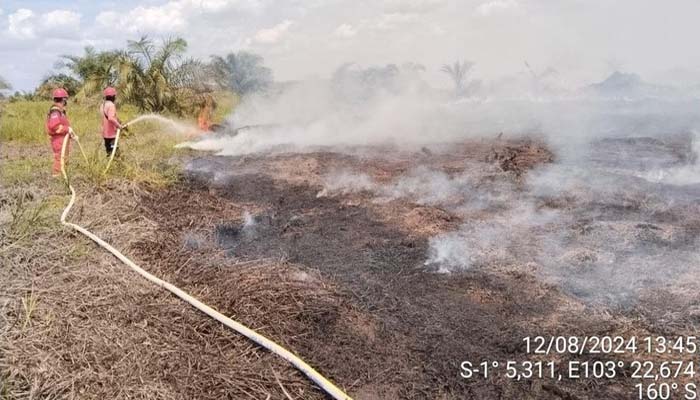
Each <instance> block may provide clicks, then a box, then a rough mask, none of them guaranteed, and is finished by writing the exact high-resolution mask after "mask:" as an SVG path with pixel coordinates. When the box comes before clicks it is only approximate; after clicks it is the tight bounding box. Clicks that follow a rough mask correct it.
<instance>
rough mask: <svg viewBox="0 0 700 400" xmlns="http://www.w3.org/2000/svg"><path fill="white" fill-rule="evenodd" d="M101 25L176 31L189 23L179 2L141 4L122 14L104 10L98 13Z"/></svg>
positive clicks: (128, 29)
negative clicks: (158, 4)
mask: <svg viewBox="0 0 700 400" xmlns="http://www.w3.org/2000/svg"><path fill="white" fill-rule="evenodd" d="M96 21H97V23H98V24H99V25H101V26H102V27H104V28H109V29H120V30H124V31H127V32H132V33H135V32H155V33H165V32H175V31H178V30H180V29H182V28H184V27H185V26H186V25H187V21H186V19H185V16H184V14H183V13H182V10H181V9H180V7H179V3H175V2H173V3H168V4H166V5H164V6H160V7H143V6H139V7H136V8H134V9H132V10H131V11H129V12H127V13H125V14H122V13H117V12H114V11H104V12H101V13H99V14H98V15H97V18H96Z"/></svg>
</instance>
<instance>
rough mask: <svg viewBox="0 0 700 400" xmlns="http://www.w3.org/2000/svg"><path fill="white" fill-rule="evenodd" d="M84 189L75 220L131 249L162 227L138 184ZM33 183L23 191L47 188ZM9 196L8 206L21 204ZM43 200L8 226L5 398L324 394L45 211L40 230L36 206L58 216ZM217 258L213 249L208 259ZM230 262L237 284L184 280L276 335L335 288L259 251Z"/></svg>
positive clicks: (0, 360)
mask: <svg viewBox="0 0 700 400" xmlns="http://www.w3.org/2000/svg"><path fill="white" fill-rule="evenodd" d="M88 188H89V186H86V185H84V184H81V186H80V187H78V188H77V189H78V191H79V193H81V195H82V196H81V198H80V201H79V204H78V205H77V206H76V209H75V210H76V211H75V214H74V216H73V217H72V218H71V219H72V220H74V221H76V222H78V223H80V224H81V225H84V226H88V227H90V229H92V230H94V231H95V232H97V233H98V234H99V235H100V236H101V237H103V238H105V239H106V240H107V241H110V242H111V243H113V244H115V245H116V246H117V247H118V248H121V249H125V250H126V253H127V254H132V253H133V249H132V246H133V245H134V244H135V243H143V241H144V240H145V239H146V238H148V237H153V235H154V230H155V229H157V227H156V226H155V224H153V223H152V222H151V221H149V220H148V219H146V218H143V217H141V216H140V215H139V212H138V203H137V201H136V199H137V197H138V195H140V194H141V193H139V191H140V190H142V189H141V187H140V186H139V185H136V184H128V183H123V182H122V183H114V182H113V183H110V184H108V185H107V186H105V188H104V190H103V191H99V192H97V193H95V192H93V193H92V196H86V195H85V193H89V191H88ZM30 190H31V192H29V193H31V194H29V195H28V194H27V192H23V194H21V195H18V196H20V197H19V198H23V199H26V198H27V197H33V198H39V197H42V196H43V195H46V194H47V192H48V190H47V192H44V191H43V190H40V189H38V188H33V189H30ZM6 196H8V195H7V194H6V193H3V204H4V205H5V206H10V207H12V204H16V203H12V200H11V199H8V198H7V197H6ZM22 201H26V200H22ZM23 204H24V207H23V209H28V210H33V206H29V205H27V204H26V203H23ZM39 204H41V202H39ZM5 206H4V209H5V208H6V207H5ZM41 209H42V212H41V213H39V212H35V211H30V212H28V213H21V214H17V215H16V217H15V220H16V222H14V223H12V224H10V225H9V227H10V229H9V230H7V231H6V232H4V233H10V234H9V235H5V234H4V235H3V238H4V239H3V240H4V241H3V244H2V250H3V252H2V268H1V269H0V280H2V282H3V290H2V293H1V294H0V305H2V309H0V315H2V319H0V321H1V323H0V377H2V382H3V384H2V388H1V389H0V393H2V397H0V398H3V399H25V398H27V399H28V398H110V399H128V398H141V399H191V398H199V399H220V398H232V399H239V398H251V399H252V398H255V399H261V398H262V399H264V398H271V399H273V398H274V399H281V398H287V397H286V396H287V394H285V393H284V392H285V391H287V392H288V395H291V396H293V397H294V398H299V399H301V398H304V399H308V398H322V397H323V396H322V395H320V394H319V393H318V391H317V390H316V389H315V388H314V387H313V385H312V384H310V383H309V382H308V381H307V380H306V379H305V378H304V377H303V376H300V374H299V373H297V372H296V371H295V370H293V369H292V368H290V367H289V366H288V365H286V363H284V362H282V361H280V360H279V359H278V358H277V357H276V356H273V355H270V354H268V353H266V352H264V351H261V350H260V349H259V348H258V347H257V346H255V345H254V344H253V343H251V342H249V341H248V340H247V339H245V338H243V337H241V336H238V335H236V334H235V333H233V332H231V331H229V330H227V329H225V328H224V327H223V326H221V325H220V324H218V323H216V322H214V321H212V320H211V319H209V318H208V317H206V316H204V315H202V314H200V313H198V312H196V311H195V310H194V309H192V308H190V307H189V306H187V305H186V304H183V303H182V302H181V301H179V300H178V299H176V298H174V297H173V296H171V295H169V294H168V293H166V292H164V291H163V290H160V289H158V288H157V287H154V286H152V285H150V284H149V283H148V282H146V281H145V280H142V279H141V278H140V277H138V276H137V275H136V274H134V273H132V272H131V271H129V270H128V269H127V268H126V267H124V266H123V265H122V264H121V263H120V262H118V261H117V260H115V259H113V258H112V257H111V256H109V255H108V254H106V253H105V252H103V251H101V250H100V249H99V248H97V247H95V246H94V245H93V244H92V243H91V242H88V241H87V240H86V239H84V238H82V237H76V236H75V235H74V234H73V233H71V232H69V231H66V230H64V229H63V228H61V227H60V226H56V225H55V224H53V225H52V224H51V223H49V221H46V222H47V225H46V228H45V229H37V230H33V229H30V230H29V231H27V230H25V228H24V226H26V224H27V223H28V221H38V220H39V219H38V217H37V215H41V216H44V215H48V214H52V216H53V217H55V219H56V220H57V219H58V211H59V210H60V209H56V208H46V207H42V208H41ZM47 210H51V212H50V213H48V214H46V211H47ZM13 226H14V228H12V227H13ZM17 227H21V228H17ZM5 229H7V228H5ZM27 232H29V233H27ZM6 239H7V241H5V240H6ZM9 246H12V250H11V251H4V250H6V249H9V248H10V247H9ZM130 249H132V250H130ZM132 256H133V254H132ZM136 260H137V262H138V261H139V260H138V259H136ZM221 262H224V261H223V257H216V256H212V257H210V258H209V268H212V270H215V269H216V268H221V267H223V265H221V264H219V263H221ZM144 266H145V267H146V268H148V269H151V270H152V271H154V272H156V273H161V274H164V275H165V277H166V278H169V279H173V280H176V281H177V280H180V281H181V282H183V279H182V278H178V277H176V276H173V275H172V274H171V273H168V271H172V270H173V269H176V268H175V266H171V265H167V266H165V265H160V266H159V265H155V266H151V265H147V264H144ZM181 267H184V265H183V266H181ZM227 268H235V271H236V272H235V274H233V275H227V279H230V283H231V284H232V285H235V290H233V289H234V287H232V290H233V291H232V292H211V291H210V290H209V289H208V288H207V287H206V286H204V285H203V284H202V283H203V282H201V281H199V280H198V279H195V280H194V281H191V282H190V285H188V286H185V288H186V289H187V290H190V291H191V292H192V293H193V294H194V295H195V296H198V297H200V298H202V299H204V300H205V301H207V302H209V303H211V304H215V305H218V306H224V307H225V308H226V309H229V310H230V309H235V310H236V313H235V315H233V316H234V317H238V318H242V319H244V320H245V321H246V322H247V323H249V324H251V325H252V326H253V327H254V328H258V329H260V330H262V331H263V332H265V333H268V334H271V335H272V336H273V337H274V339H276V340H280V341H284V337H285V335H286V334H288V333H289V332H290V331H294V332H298V330H299V318H298V315H299V314H300V313H305V315H306V314H308V313H309V310H311V309H317V310H319V309H325V308H326V306H328V305H329V304H331V305H332V304H333V300H332V298H333V296H332V293H333V289H332V287H330V286H325V287H323V288H321V289H319V288H317V287H316V285H306V287H303V286H302V287H300V285H299V284H298V281H297V280H296V276H297V275H295V271H296V270H295V268H294V267H293V266H290V265H285V264H283V263H279V262H276V261H274V260H262V261H260V262H252V263H243V264H237V265H229V266H227ZM194 276H195V275H193V277H194ZM185 280H186V279H185ZM305 292H306V294H305ZM304 299H306V300H304ZM309 301H311V302H316V303H317V304H316V305H315V306H314V305H313V304H309ZM234 304H235V306H234ZM228 306H233V307H234V308H228ZM273 370H274V371H275V372H276V373H273V372H272V371H273ZM283 388H284V389H283Z"/></svg>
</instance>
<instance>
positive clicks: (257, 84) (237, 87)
mask: <svg viewBox="0 0 700 400" xmlns="http://www.w3.org/2000/svg"><path fill="white" fill-rule="evenodd" d="M263 62H264V60H263V58H262V57H261V56H259V55H257V54H252V53H248V52H245V51H240V52H238V53H229V54H227V55H226V56H224V57H220V56H212V57H211V63H210V64H209V66H210V69H211V72H212V74H213V76H214V79H215V80H216V82H217V83H218V85H219V86H221V87H223V88H226V89H229V90H232V91H233V92H235V93H236V94H238V95H240V96H245V95H247V94H250V93H254V92H257V91H260V90H264V89H266V88H267V87H269V86H270V84H271V83H272V70H271V69H270V68H267V67H265V66H264V65H263Z"/></svg>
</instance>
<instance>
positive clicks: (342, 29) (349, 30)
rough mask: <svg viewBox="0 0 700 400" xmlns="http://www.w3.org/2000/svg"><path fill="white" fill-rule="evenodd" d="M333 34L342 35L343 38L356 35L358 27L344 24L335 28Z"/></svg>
mask: <svg viewBox="0 0 700 400" xmlns="http://www.w3.org/2000/svg"><path fill="white" fill-rule="evenodd" d="M333 35H335V36H338V37H341V38H351V37H353V36H355V35H357V28H354V27H353V26H352V25H350V24H342V25H340V26H338V27H337V28H335V31H334V32H333Z"/></svg>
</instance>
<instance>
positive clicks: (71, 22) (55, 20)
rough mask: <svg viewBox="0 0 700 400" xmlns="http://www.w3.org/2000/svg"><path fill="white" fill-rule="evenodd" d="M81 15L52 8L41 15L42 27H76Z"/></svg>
mask: <svg viewBox="0 0 700 400" xmlns="http://www.w3.org/2000/svg"><path fill="white" fill-rule="evenodd" d="M81 18H82V16H81V15H80V14H78V13H76V12H73V11H68V10H54V11H51V12H49V13H46V14H44V15H43V16H42V18H41V19H42V21H43V26H44V29H47V30H48V29H57V28H77V27H78V26H79V25H80V19H81Z"/></svg>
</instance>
